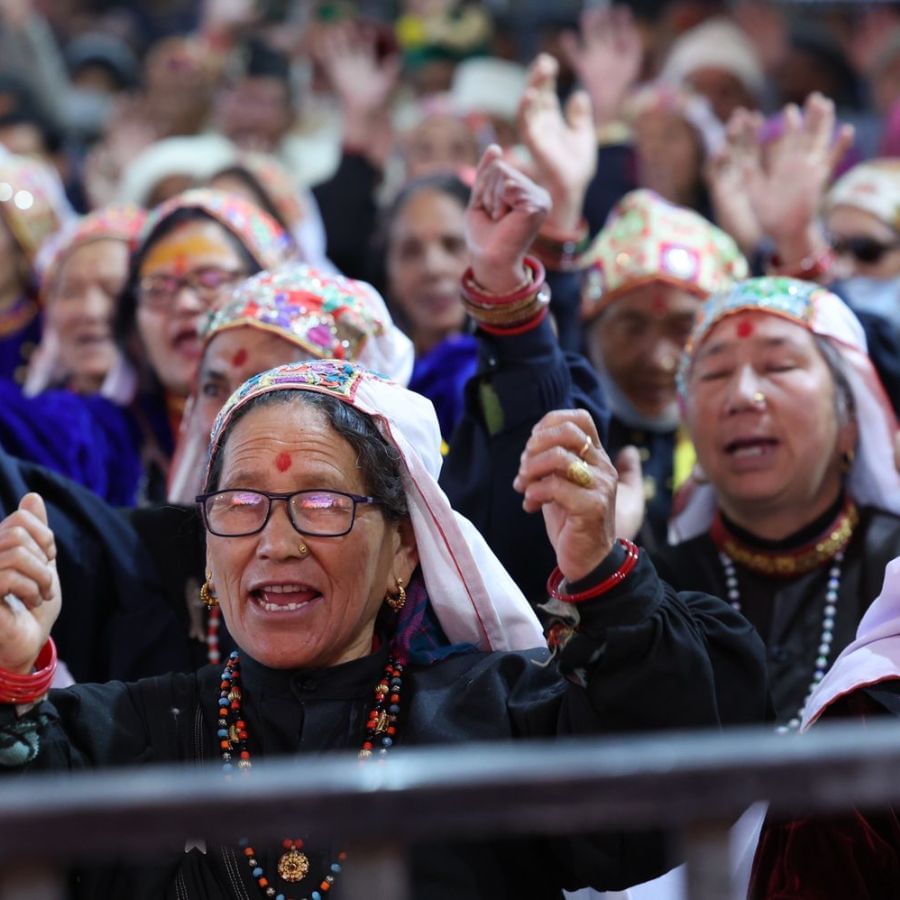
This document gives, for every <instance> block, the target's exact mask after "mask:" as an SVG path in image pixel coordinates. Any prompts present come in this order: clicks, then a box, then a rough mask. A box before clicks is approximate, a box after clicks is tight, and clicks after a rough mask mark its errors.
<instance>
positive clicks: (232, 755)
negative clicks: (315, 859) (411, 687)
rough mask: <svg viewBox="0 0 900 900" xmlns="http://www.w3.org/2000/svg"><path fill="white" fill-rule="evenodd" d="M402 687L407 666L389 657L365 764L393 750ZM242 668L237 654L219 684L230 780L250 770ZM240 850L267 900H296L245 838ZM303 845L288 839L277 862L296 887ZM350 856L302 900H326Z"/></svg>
mask: <svg viewBox="0 0 900 900" xmlns="http://www.w3.org/2000/svg"><path fill="white" fill-rule="evenodd" d="M402 687H403V666H402V665H401V664H400V663H398V662H397V661H396V660H395V659H394V657H393V656H391V657H389V658H388V661H387V664H386V665H385V667H384V673H383V674H382V676H381V678H380V679H379V681H378V684H376V685H375V700H374V702H373V704H372V708H371V709H370V710H369V715H368V718H367V719H366V736H365V740H363V743H362V748H361V749H360V751H359V758H360V759H362V760H364V759H368V758H370V757H371V756H373V754H374V755H377V756H378V757H384V756H385V755H386V754H387V752H388V750H389V749H390V748H391V747H392V746H393V744H394V739H395V738H396V735H397V717H398V715H399V713H400V694H401V690H402ZM241 698H242V691H241V668H240V655H239V653H238V652H237V650H235V651H233V652H232V653H231V654H230V655H229V657H228V661H227V662H226V663H225V668H224V670H223V671H222V680H221V682H220V683H219V701H218V730H217V732H216V735H217V737H218V738H219V749H220V751H221V755H222V770H223V771H224V772H225V777H226V779H231V778H232V777H233V776H234V772H235V761H236V762H237V771H238V772H240V773H241V774H242V775H248V774H249V772H250V769H251V767H252V766H251V762H250V751H249V750H248V749H247V740H248V737H249V735H248V733H247V724H246V722H244V719H243V717H242V715H241ZM239 844H240V847H241V851H242V853H243V854H244V857H245V859H246V860H247V865H249V867H250V872H251V874H252V875H253V880H254V881H255V882H256V885H257V887H258V888H259V891H260V893H261V895H262V896H263V897H267V898H274V900H294V898H293V897H289V896H288V895H286V894H283V893H280V892H279V891H277V890H276V889H275V888H274V887H273V886H272V885H271V883H270V881H269V878H268V877H267V875H266V873H265V871H264V869H263V867H262V866H261V865H260V864H259V860H258V859H257V855H256V851H255V850H254V849H253V847H251V846H250V842H249V840H248V839H247V838H242V839H241V840H240V842H239ZM303 846H304V845H303V841H302V840H300V839H293V840H291V839H285V840H284V841H282V848H283V849H284V853H282V854H281V856H280V857H279V859H278V866H277V868H278V874H279V876H281V878H282V880H283V881H287V882H288V883H291V884H293V883H296V882H300V881H302V880H303V879H304V878H305V877H306V876H307V874H308V873H309V869H310V865H309V857H307V855H306V854H305V853H304V852H303ZM346 857H347V854H346V853H344V851H341V852H340V853H338V855H337V858H336V859H335V860H333V861H332V862H331V863H330V864H329V865H328V872H327V874H326V875H325V876H324V878H323V879H322V880H321V881H320V882H319V884H318V886H317V887H316V889H315V890H313V891H311V892H310V893H309V894H308V895H306V896H304V897H303V898H301V900H324V897H325V895H326V894H328V892H329V891H330V890H331V888H332V886H333V885H334V882H335V880H336V878H337V876H338V875H339V874H340V872H341V869H342V867H343V863H344V860H345V859H346Z"/></svg>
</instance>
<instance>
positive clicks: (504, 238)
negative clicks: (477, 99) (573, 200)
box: [465, 144, 550, 294]
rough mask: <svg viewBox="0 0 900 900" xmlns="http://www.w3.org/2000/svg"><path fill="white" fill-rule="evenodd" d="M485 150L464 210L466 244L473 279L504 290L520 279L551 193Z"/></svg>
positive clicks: (497, 153) (494, 149)
mask: <svg viewBox="0 0 900 900" xmlns="http://www.w3.org/2000/svg"><path fill="white" fill-rule="evenodd" d="M501 155H502V150H501V149H500V148H499V147H498V146H497V145H496V144H494V145H492V146H490V147H488V149H487V150H485V152H484V155H483V156H482V157H481V162H479V164H478V169H477V171H476V173H475V184H474V186H473V188H472V197H471V199H470V201H469V206H468V209H466V220H465V231H466V246H467V247H468V251H469V258H470V260H471V263H472V273H473V275H474V276H475V281H476V282H478V284H479V286H480V287H482V288H483V289H484V290H486V291H490V292H491V293H494V294H504V293H508V292H510V291H514V290H515V289H516V288H518V287H521V286H522V283H523V282H524V280H525V277H526V273H525V267H524V259H525V255H526V254H527V252H528V248H529V247H530V246H531V243H532V241H533V240H534V238H535V235H536V234H537V233H538V230H539V229H540V227H541V224H542V223H543V222H544V220H545V219H546V218H547V214H548V213H549V211H550V196H549V195H548V193H547V192H546V191H545V190H544V189H543V188H542V187H540V186H538V185H537V184H535V183H534V182H533V181H532V180H531V179H530V178H528V176H527V175H524V174H523V173H522V172H520V171H518V170H517V169H514V168H513V167H512V166H511V165H509V163H505V162H503V161H502V160H501V158H500V157H501Z"/></svg>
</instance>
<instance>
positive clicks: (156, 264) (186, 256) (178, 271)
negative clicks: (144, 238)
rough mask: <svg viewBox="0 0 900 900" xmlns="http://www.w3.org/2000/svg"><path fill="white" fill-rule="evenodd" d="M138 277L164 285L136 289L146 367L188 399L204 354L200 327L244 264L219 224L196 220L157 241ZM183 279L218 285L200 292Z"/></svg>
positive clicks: (241, 273)
mask: <svg viewBox="0 0 900 900" xmlns="http://www.w3.org/2000/svg"><path fill="white" fill-rule="evenodd" d="M138 274H139V283H140V285H142V286H143V285H151V284H156V283H159V284H160V285H162V287H161V288H160V290H159V291H157V290H156V289H155V288H154V289H153V290H152V292H151V291H149V290H148V291H145V290H144V288H143V287H139V289H138V304H137V327H138V331H139V332H140V335H141V340H142V341H143V343H144V348H145V350H146V353H147V357H148V358H149V361H150V365H151V366H152V367H153V371H154V372H155V373H156V376H157V377H158V378H159V380H160V381H161V382H162V384H163V386H164V387H165V388H166V389H167V390H168V391H170V392H171V393H173V394H177V395H179V396H187V394H188V393H189V391H190V389H191V386H192V385H193V382H194V377H195V376H196V373H197V367H198V365H199V362H200V356H201V354H202V352H203V345H202V342H201V340H200V338H199V336H198V330H199V327H200V325H201V323H202V322H203V319H204V317H205V315H206V314H207V313H208V312H209V310H211V309H215V308H217V307H219V306H220V305H221V304H222V303H223V302H225V300H226V299H227V297H228V296H229V293H230V292H231V290H232V288H233V287H234V285H235V283H236V282H237V281H238V280H240V279H241V278H242V277H245V276H246V275H247V274H248V272H247V271H246V264H245V262H244V260H243V259H242V258H241V256H240V254H239V253H238V250H237V248H236V247H235V245H234V242H233V241H232V239H231V237H230V236H229V235H228V233H227V232H226V231H225V229H224V228H223V227H222V226H221V225H219V224H218V223H217V222H213V221H212V220H211V219H203V220H201V219H198V220H197V221H192V222H186V223H184V224H182V225H179V226H177V227H176V228H175V229H173V230H172V231H170V232H168V233H167V234H165V235H163V237H161V238H160V239H159V240H158V241H156V242H155V243H154V244H153V246H152V247H151V248H150V250H149V251H148V253H147V254H146V256H145V257H144V260H143V263H142V265H141V269H140V272H139V273H138ZM185 279H203V281H204V282H205V283H208V284H214V285H218V286H217V287H215V288H213V289H208V288H203V289H201V290H200V291H199V292H198V290H197V288H196V287H192V286H191V285H189V284H187V283H185V281H184V280H185ZM151 296H152V299H151Z"/></svg>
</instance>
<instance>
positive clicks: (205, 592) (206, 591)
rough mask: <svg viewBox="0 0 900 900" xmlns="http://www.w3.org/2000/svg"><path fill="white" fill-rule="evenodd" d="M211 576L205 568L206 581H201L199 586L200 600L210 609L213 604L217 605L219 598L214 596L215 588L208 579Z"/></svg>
mask: <svg viewBox="0 0 900 900" xmlns="http://www.w3.org/2000/svg"><path fill="white" fill-rule="evenodd" d="M211 578H212V572H210V571H209V569H207V570H206V581H204V582H203V586H202V587H201V588H200V602H201V603H202V604H203V605H204V606H205V607H206V608H207V609H212V608H213V607H214V606H218V605H219V598H218V597H217V596H216V591H215V588H213V586H212V582H211V581H210V579H211Z"/></svg>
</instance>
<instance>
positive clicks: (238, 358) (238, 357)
mask: <svg viewBox="0 0 900 900" xmlns="http://www.w3.org/2000/svg"><path fill="white" fill-rule="evenodd" d="M245 362H247V351H246V350H245V349H244V348H243V347H241V348H240V349H239V350H238V351H237V353H235V354H234V356H232V357H231V364H232V365H233V366H234V367H235V368H237V367H238V366H242V365H243V364H244V363H245Z"/></svg>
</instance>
